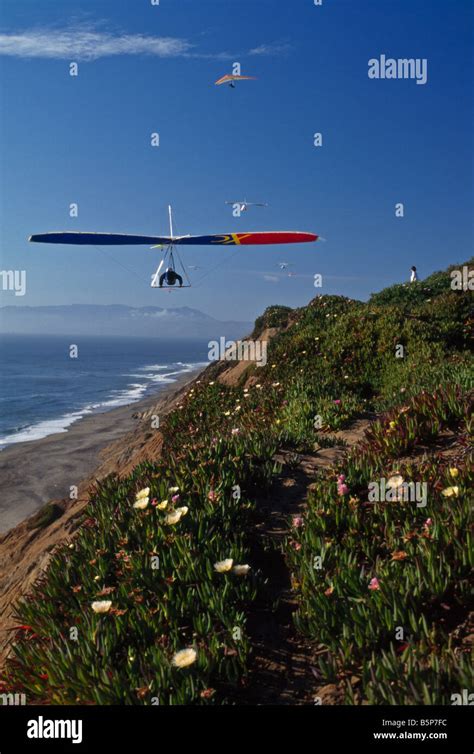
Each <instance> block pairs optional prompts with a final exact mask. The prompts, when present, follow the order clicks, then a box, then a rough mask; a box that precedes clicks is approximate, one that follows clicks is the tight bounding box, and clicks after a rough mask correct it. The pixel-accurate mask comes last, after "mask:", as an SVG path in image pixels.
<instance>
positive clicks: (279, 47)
mask: <svg viewBox="0 0 474 754" xmlns="http://www.w3.org/2000/svg"><path fill="white" fill-rule="evenodd" d="M290 50H291V45H289V44H262V45H259V46H258V47H253V48H252V49H251V50H249V52H248V54H249V55H284V54H285V53H287V52H289V51H290Z"/></svg>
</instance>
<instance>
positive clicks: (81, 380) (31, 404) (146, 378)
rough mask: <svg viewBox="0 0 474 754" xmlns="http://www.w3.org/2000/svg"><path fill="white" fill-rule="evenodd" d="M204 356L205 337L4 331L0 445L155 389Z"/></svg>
mask: <svg viewBox="0 0 474 754" xmlns="http://www.w3.org/2000/svg"><path fill="white" fill-rule="evenodd" d="M73 344H75V345H77V349H78V350H77V358H71V356H70V347H71V345H73ZM207 354H208V345H207V340H206V341H204V340H185V339H178V340H157V339H152V338H128V337H123V338H122V337H90V336H80V337H79V336H77V337H76V338H75V339H74V338H71V337H67V336H64V335H51V336H48V335H1V336H0V450H3V448H5V447H7V446H8V445H12V444H14V443H18V442H25V441H31V440H38V439H41V438H43V437H47V436H48V435H50V434H53V433H56V432H65V431H67V429H68V427H70V426H71V424H73V423H74V422H75V421H77V420H78V419H81V418H82V417H83V416H87V415H88V414H92V413H95V412H103V411H108V410H110V409H113V408H117V407H118V406H125V405H127V404H130V403H134V402H136V401H139V400H141V399H142V398H145V397H146V396H148V395H150V394H151V393H159V392H160V389H162V388H163V386H166V385H169V384H171V383H173V382H174V381H175V380H176V379H177V378H178V377H179V376H180V375H182V374H184V373H186V372H191V371H193V370H194V369H196V368H198V367H200V366H202V367H204V366H206V365H207V364H208V363H209V362H208V359H207Z"/></svg>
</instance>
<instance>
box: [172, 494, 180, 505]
mask: <svg viewBox="0 0 474 754" xmlns="http://www.w3.org/2000/svg"><path fill="white" fill-rule="evenodd" d="M178 500H179V495H173V497H172V498H171V502H172V503H177V502H178Z"/></svg>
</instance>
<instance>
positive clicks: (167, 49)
mask: <svg viewBox="0 0 474 754" xmlns="http://www.w3.org/2000/svg"><path fill="white" fill-rule="evenodd" d="M101 25H102V24H101V23H92V24H87V23H86V24H85V23H79V24H74V23H73V24H71V25H69V26H67V27H65V28H63V29H58V28H35V29H26V30H24V31H18V32H11V33H0V55H9V56H11V57H17V58H50V59H60V60H61V59H62V60H70V61H74V60H98V59H99V58H104V57H110V56H111V55H154V56H156V57H160V58H177V57H185V58H203V59H213V60H227V59H231V58H233V57H237V53H229V52H225V51H221V52H215V53H205V52H198V51H197V50H196V48H195V46H194V45H193V44H192V43H191V42H189V41H188V40H187V39H181V38H180V37H154V36H149V35H147V34H124V33H118V32H117V33H111V32H106V31H103V30H101V28H100V26H101ZM289 49H290V45H272V44H261V45H259V46H258V47H254V48H253V49H251V50H249V51H248V52H247V53H243V54H247V55H280V54H282V53H285V52H287V51H288V50H289Z"/></svg>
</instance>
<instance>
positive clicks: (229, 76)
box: [215, 73, 257, 89]
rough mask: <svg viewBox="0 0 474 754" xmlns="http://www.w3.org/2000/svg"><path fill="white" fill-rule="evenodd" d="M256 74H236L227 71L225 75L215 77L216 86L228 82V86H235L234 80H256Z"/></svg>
mask: <svg viewBox="0 0 474 754" xmlns="http://www.w3.org/2000/svg"><path fill="white" fill-rule="evenodd" d="M256 80H257V79H256V76H237V75H236V74H234V73H227V74H226V75H225V76H221V78H220V79H217V81H216V82H215V84H216V86H221V84H229V86H231V87H232V89H234V88H235V83H234V82H235V81H256Z"/></svg>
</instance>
